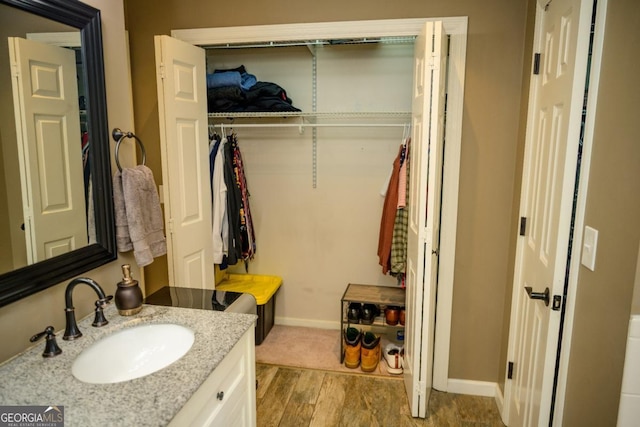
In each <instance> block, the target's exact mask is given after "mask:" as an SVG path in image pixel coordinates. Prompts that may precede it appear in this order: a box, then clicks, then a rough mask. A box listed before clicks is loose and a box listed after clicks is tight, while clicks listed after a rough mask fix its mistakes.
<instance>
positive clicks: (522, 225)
mask: <svg viewBox="0 0 640 427" xmlns="http://www.w3.org/2000/svg"><path fill="white" fill-rule="evenodd" d="M526 234H527V217H526V216H521V217H520V235H521V236H526Z"/></svg>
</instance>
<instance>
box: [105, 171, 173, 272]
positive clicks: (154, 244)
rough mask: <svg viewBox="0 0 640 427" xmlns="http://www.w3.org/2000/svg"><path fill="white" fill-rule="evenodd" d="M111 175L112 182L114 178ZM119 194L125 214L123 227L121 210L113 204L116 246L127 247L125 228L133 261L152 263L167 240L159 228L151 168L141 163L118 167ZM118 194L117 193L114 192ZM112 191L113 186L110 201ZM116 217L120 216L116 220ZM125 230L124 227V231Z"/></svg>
mask: <svg viewBox="0 0 640 427" xmlns="http://www.w3.org/2000/svg"><path fill="white" fill-rule="evenodd" d="M117 175H118V174H116V177H114V181H115V180H116V178H117ZM120 176H121V182H122V187H121V188H122V197H123V200H124V203H121V204H122V205H124V211H125V216H126V226H125V225H124V223H123V222H120V221H122V219H123V218H122V212H121V210H120V209H119V208H118V203H116V239H117V242H118V249H119V250H120V243H122V247H123V248H127V247H129V245H128V244H127V241H126V237H125V232H127V231H128V233H126V234H128V236H129V239H130V243H131V245H132V247H133V254H134V255H135V258H136V263H137V264H138V265H139V266H140V267H144V266H146V265H149V264H151V263H152V262H153V258H156V257H158V256H161V255H164V254H166V253H167V243H166V239H165V236H164V230H163V219H162V209H161V208H160V198H159V197H158V190H157V189H156V184H155V180H154V179H153V173H152V172H151V169H149V168H148V167H146V166H144V165H138V166H136V167H134V168H125V169H123V170H122V173H121V174H120ZM114 187H116V185H115V183H114ZM118 197H119V195H118ZM115 199H116V191H115V189H114V201H115ZM119 218H120V219H119ZM127 229H128V230H127Z"/></svg>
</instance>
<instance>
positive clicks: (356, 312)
mask: <svg viewBox="0 0 640 427" xmlns="http://www.w3.org/2000/svg"><path fill="white" fill-rule="evenodd" d="M360 317H362V305H361V304H360V303H359V302H352V303H351V304H349V310H348V312H347V318H348V319H349V323H360Z"/></svg>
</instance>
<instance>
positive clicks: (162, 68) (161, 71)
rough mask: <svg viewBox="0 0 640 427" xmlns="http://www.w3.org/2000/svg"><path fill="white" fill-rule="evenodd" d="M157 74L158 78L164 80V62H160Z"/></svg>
mask: <svg viewBox="0 0 640 427" xmlns="http://www.w3.org/2000/svg"><path fill="white" fill-rule="evenodd" d="M158 74H159V75H160V79H162V80H164V77H165V72H164V64H160V65H159V66H158Z"/></svg>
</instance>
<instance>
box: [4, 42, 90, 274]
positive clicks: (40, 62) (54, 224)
mask: <svg viewBox="0 0 640 427" xmlns="http://www.w3.org/2000/svg"><path fill="white" fill-rule="evenodd" d="M9 55H10V57H11V63H12V67H13V73H12V74H13V75H12V79H11V80H12V85H13V98H14V108H15V117H16V130H17V139H18V152H19V161H20V176H21V185H22V199H23V204H24V205H25V207H24V227H25V235H26V239H27V258H28V262H29V264H32V263H35V262H38V261H42V260H45V259H48V258H52V257H55V256H58V255H61V254H64V253H66V252H69V251H72V250H74V249H77V248H79V247H82V246H86V245H87V244H88V241H87V217H86V212H85V206H86V203H85V199H84V197H85V195H84V194H85V193H84V188H85V183H84V178H83V165H82V146H81V134H80V111H79V104H78V102H79V101H78V82H77V77H76V61H75V53H74V52H73V51H72V50H70V49H65V48H61V47H56V46H50V45H46V44H42V43H38V42H34V41H30V40H25V39H22V38H14V37H9Z"/></svg>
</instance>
